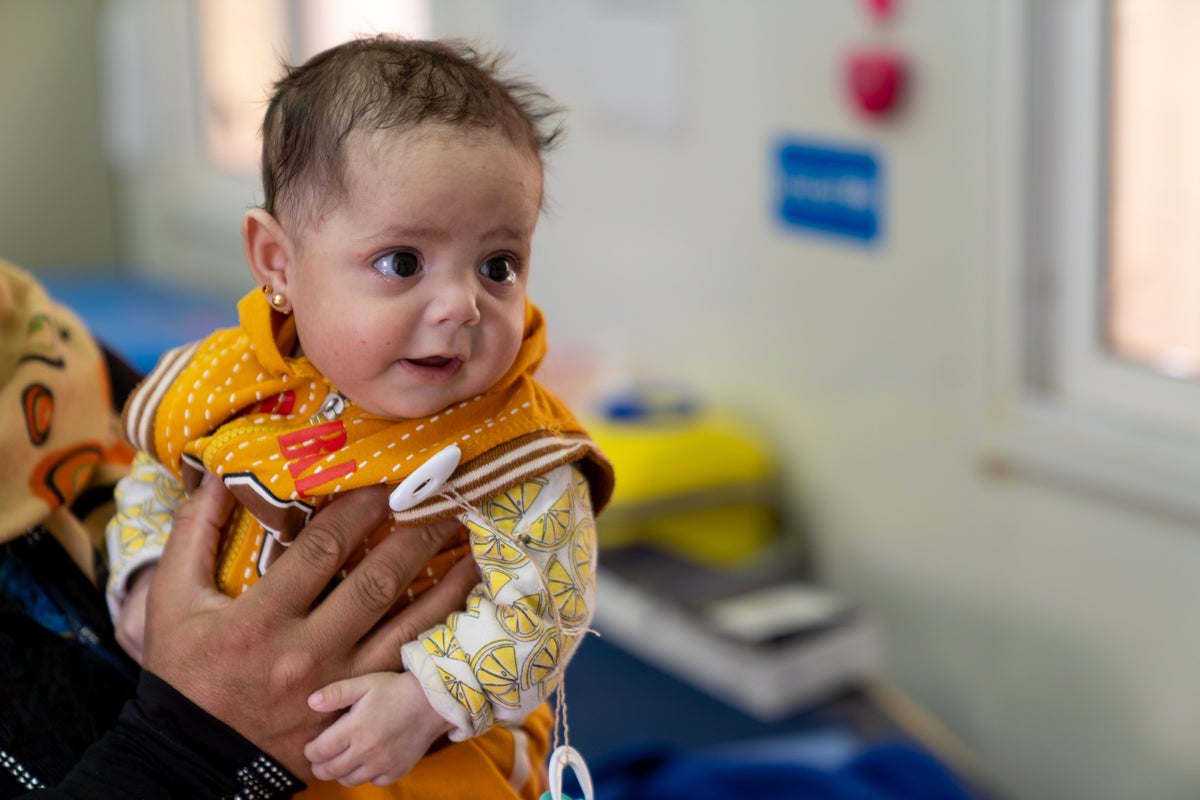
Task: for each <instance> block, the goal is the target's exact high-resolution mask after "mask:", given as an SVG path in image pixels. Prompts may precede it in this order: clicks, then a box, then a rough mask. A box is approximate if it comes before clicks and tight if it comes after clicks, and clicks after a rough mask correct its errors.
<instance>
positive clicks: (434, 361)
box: [400, 356, 463, 380]
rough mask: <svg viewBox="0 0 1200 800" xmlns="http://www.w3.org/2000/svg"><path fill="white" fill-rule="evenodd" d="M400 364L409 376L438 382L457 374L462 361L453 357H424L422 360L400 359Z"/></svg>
mask: <svg viewBox="0 0 1200 800" xmlns="http://www.w3.org/2000/svg"><path fill="white" fill-rule="evenodd" d="M400 363H401V364H402V365H403V366H404V367H406V368H407V369H408V371H409V374H411V375H414V376H416V377H418V378H424V379H429V380H438V379H443V378H447V377H449V376H451V375H454V374H455V373H456V372H458V368H459V367H461V366H462V363H463V362H462V359H461V358H457V357H455V356H425V357H424V358H402V359H400Z"/></svg>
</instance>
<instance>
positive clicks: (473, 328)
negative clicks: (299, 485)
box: [287, 128, 542, 418]
mask: <svg viewBox="0 0 1200 800" xmlns="http://www.w3.org/2000/svg"><path fill="white" fill-rule="evenodd" d="M346 150H347V152H346V189H347V192H346V197H345V198H344V199H343V200H342V201H341V202H340V203H338V205H337V206H336V207H335V208H334V209H333V210H332V211H330V212H328V213H326V214H324V215H321V216H319V217H316V218H314V219H313V220H312V221H311V223H310V224H309V227H308V229H307V231H303V232H300V235H299V236H295V235H293V237H292V239H293V241H294V242H296V251H295V253H294V258H293V260H292V263H291V266H290V268H289V269H288V276H287V297H288V301H289V302H290V303H291V306H292V309H293V312H294V314H295V317H296V328H297V332H298V334H299V337H300V343H301V346H302V347H303V350H304V354H305V355H306V356H308V358H309V359H310V360H311V361H312V362H313V364H314V366H316V367H317V368H318V369H319V370H320V371H321V372H322V373H323V374H324V375H325V377H327V378H328V379H329V380H330V382H331V383H332V384H333V385H334V387H335V388H336V389H338V391H340V392H342V393H343V394H344V395H346V396H347V397H348V398H350V400H351V401H352V402H354V403H356V404H358V405H359V406H360V407H362V408H363V409H364V410H366V411H369V412H372V413H375V414H382V415H386V416H389V417H401V418H411V417H422V416H428V415H430V414H434V413H436V412H438V411H440V410H442V409H444V408H446V407H447V406H449V405H451V404H453V403H457V402H460V401H463V400H467V399H470V398H472V397H474V396H476V395H478V394H481V393H482V392H484V391H485V390H487V389H488V388H489V387H490V386H491V385H492V384H494V383H495V382H496V381H497V380H498V379H499V378H500V377H501V376H503V375H504V373H505V372H507V371H508V369H509V367H510V366H511V365H512V363H513V360H514V358H515V357H516V354H517V351H518V349H519V348H520V345H521V339H522V334H523V329H524V321H525V287H526V280H527V278H528V273H529V257H530V247H531V241H532V239H533V232H534V227H535V226H536V224H537V219H538V212H539V208H540V205H541V199H542V169H541V164H540V162H539V161H538V160H537V158H535V157H534V156H533V154H532V153H529V152H525V151H523V150H520V149H518V148H516V147H514V146H513V145H512V144H510V143H508V142H507V141H506V140H504V139H502V138H501V137H500V136H498V135H495V136H493V135H490V134H464V133H462V132H459V131H454V130H449V129H442V128H433V129H430V128H423V129H419V130H417V131H415V132H410V133H406V134H395V133H390V132H387V131H384V132H380V133H374V134H369V135H366V134H361V135H355V136H354V137H352V138H351V139H350V140H349V141H348V142H347V144H346Z"/></svg>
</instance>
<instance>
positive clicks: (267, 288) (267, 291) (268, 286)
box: [262, 283, 275, 294]
mask: <svg viewBox="0 0 1200 800" xmlns="http://www.w3.org/2000/svg"><path fill="white" fill-rule="evenodd" d="M273 291H275V289H274V288H272V286H271V284H269V283H268V284H266V285H264V286H263V287H262V293H263V294H270V293H271V292H273Z"/></svg>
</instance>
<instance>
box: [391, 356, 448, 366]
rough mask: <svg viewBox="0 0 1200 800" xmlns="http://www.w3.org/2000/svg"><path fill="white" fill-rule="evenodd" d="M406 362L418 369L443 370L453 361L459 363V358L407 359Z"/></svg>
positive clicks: (431, 357) (428, 357) (429, 357)
mask: <svg viewBox="0 0 1200 800" xmlns="http://www.w3.org/2000/svg"><path fill="white" fill-rule="evenodd" d="M404 360H405V361H407V362H408V363H410V364H416V365H417V366H418V367H434V368H441V367H444V366H446V365H447V364H449V363H450V362H452V361H458V359H457V358H453V357H451V356H426V357H425V358H406V359H404Z"/></svg>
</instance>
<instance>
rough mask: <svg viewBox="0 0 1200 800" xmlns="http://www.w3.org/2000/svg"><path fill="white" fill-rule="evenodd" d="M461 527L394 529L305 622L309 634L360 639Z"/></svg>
mask: <svg viewBox="0 0 1200 800" xmlns="http://www.w3.org/2000/svg"><path fill="white" fill-rule="evenodd" d="M461 528H462V526H461V525H460V524H459V523H458V521H457V520H444V521H442V522H439V523H435V524H432V525H426V526H423V527H415V528H396V529H394V530H393V531H392V533H391V534H390V535H389V536H387V537H385V538H384V540H383V541H382V542H380V543H379V544H377V545H376V546H375V547H373V548H372V549H371V552H370V553H368V554H367V556H366V558H364V559H363V560H362V561H361V562H359V563H358V564H356V565H355V567H354V569H352V570H351V571H350V574H349V575H347V576H346V578H345V579H344V580H343V581H342V582H341V583H340V584H338V586H337V588H336V589H334V590H333V592H331V593H330V595H329V597H327V598H325V600H323V601H322V602H321V605H320V606H319V607H318V608H316V609H315V610H314V611H313V613H312V618H311V620H310V622H311V623H312V625H313V630H314V632H316V633H317V634H318V635H320V634H322V633H325V634H328V635H336V636H338V637H346V636H353V639H351V640H350V641H357V640H359V639H360V638H362V637H363V636H365V635H366V634H367V632H368V631H370V630H371V629H372V628H374V627H375V626H376V625H377V624H378V623H379V620H380V619H382V617H383V615H384V612H386V611H387V610H388V609H390V608H391V607H392V606H393V605H394V604H395V603H396V600H397V599H399V597H400V594H401V593H402V592H403V591H404V589H405V587H407V586H408V585H409V584H410V583H411V582H412V580H413V578H415V577H416V576H417V575H418V574H420V572H421V571H422V570H423V569H424V568H425V565H426V564H428V563H429V560H430V559H431V558H433V556H434V555H435V554H437V552H438V551H439V550H441V549H442V547H443V546H445V544H446V542H447V541H448V540H449V539H450V538H451V537H452V536H454V535H455V534H456V533H457V532H458V531H459V530H461ZM293 546H294V545H293ZM340 640H341V641H346V639H345V638H341V639H340ZM393 668H394V667H393ZM379 671H383V670H379Z"/></svg>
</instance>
